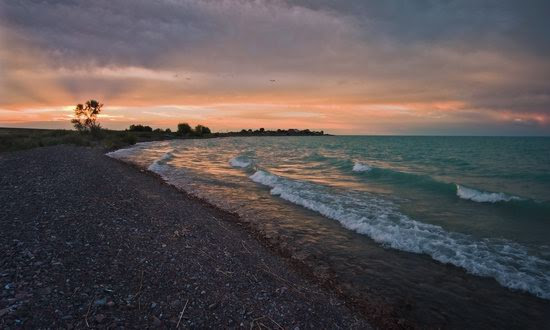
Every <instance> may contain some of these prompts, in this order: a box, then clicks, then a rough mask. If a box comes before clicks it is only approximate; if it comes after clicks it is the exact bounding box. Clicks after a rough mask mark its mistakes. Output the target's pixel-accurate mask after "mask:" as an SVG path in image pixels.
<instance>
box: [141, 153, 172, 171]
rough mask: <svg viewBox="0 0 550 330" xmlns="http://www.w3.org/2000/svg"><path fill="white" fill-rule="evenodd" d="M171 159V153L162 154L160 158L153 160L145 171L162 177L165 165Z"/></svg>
mask: <svg viewBox="0 0 550 330" xmlns="http://www.w3.org/2000/svg"><path fill="white" fill-rule="evenodd" d="M173 158H174V155H173V154H172V152H167V153H165V154H163V155H162V157H160V158H159V159H157V160H155V161H154V162H153V163H152V164H151V165H149V167H147V169H148V170H149V171H151V172H154V173H156V174H159V175H160V176H163V172H164V170H165V168H166V166H167V165H166V163H167V162H169V161H170V160H171V159H173Z"/></svg>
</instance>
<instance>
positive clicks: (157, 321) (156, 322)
mask: <svg viewBox="0 0 550 330" xmlns="http://www.w3.org/2000/svg"><path fill="white" fill-rule="evenodd" d="M153 325H154V326H155V327H157V328H158V327H161V326H162V321H161V320H160V319H159V318H158V317H156V316H153Z"/></svg>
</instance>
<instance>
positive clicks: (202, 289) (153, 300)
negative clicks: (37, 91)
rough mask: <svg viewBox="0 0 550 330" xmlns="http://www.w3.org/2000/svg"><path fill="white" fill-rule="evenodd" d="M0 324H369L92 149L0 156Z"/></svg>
mask: <svg viewBox="0 0 550 330" xmlns="http://www.w3.org/2000/svg"><path fill="white" fill-rule="evenodd" d="M0 206H1V208H0V226H1V230H0V250H1V252H0V328H3V329H11V328H17V327H26V328H68V329H72V328H85V327H93V328H118V327H132V328H134V327H136V328H137V327H140V328H142V327H156V328H176V327H179V328H239V327H246V328H247V329H250V328H263V327H267V328H272V329H280V328H289V329H313V328H315V329H318V328H370V326H369V324H368V323H367V321H366V320H365V317H364V315H363V314H361V313H358V312H357V310H355V309H353V310H352V309H350V308H349V307H348V306H349V305H346V304H345V302H344V301H342V300H341V299H340V298H339V296H338V294H337V293H335V292H332V291H331V290H329V289H327V288H326V287H323V286H321V285H320V284H318V283H316V282H315V281H313V280H311V279H309V278H308V277H307V276H304V275H303V274H302V273H301V272H300V271H299V270H298V269H295V267H293V266H292V263H291V261H290V260H288V259H287V258H282V257H281V256H279V255H277V254H276V252H273V251H271V250H270V249H268V248H267V246H266V244H264V243H262V241H261V240H257V239H256V238H255V237H253V236H252V235H251V234H250V233H249V232H248V231H247V230H246V229H244V228H242V226H241V225H239V223H238V221H236V220H235V219H234V216H233V215H231V214H228V213H224V212H222V211H220V210H218V209H216V208H214V207H212V206H210V205H208V204H206V203H204V202H202V201H200V200H197V199H195V198H192V197H190V196H188V195H186V194H184V193H181V192H179V191H177V190H176V189H175V188H173V187H171V186H169V185H167V184H164V183H163V182H162V181H161V180H159V179H158V178H156V177H155V176H154V175H151V174H148V173H145V172H143V171H140V170H139V169H136V168H133V167H131V166H128V165H125V164H122V163H120V162H118V161H116V160H113V159H110V158H108V157H106V156H104V155H103V152H102V151H101V150H99V149H93V148H84V147H71V146H55V147H47V148H38V149H32V150H27V151H20V152H13V153H3V154H0Z"/></svg>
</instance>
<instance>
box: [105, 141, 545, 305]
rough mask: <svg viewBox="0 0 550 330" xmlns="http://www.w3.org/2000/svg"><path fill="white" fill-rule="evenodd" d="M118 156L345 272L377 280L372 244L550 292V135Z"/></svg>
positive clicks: (244, 146) (179, 146) (144, 148)
mask: <svg viewBox="0 0 550 330" xmlns="http://www.w3.org/2000/svg"><path fill="white" fill-rule="evenodd" d="M110 156H112V157H115V158H119V159H122V160H125V161H129V162H134V163H136V164H139V165H141V166H144V167H147V168H149V169H150V170H151V171H154V172H156V173H158V174H160V175H161V176H163V177H164V178H165V180H167V181H168V182H170V183H172V184H174V185H176V186H178V187H180V188H182V189H185V190H188V191H189V192H191V193H194V194H196V195H198V196H199V197H202V198H204V199H207V200H208V201H210V202H212V203H214V204H216V205H218V206H220V207H223V208H225V209H227V210H229V211H233V212H237V213H239V215H241V217H243V218H244V219H247V221H250V222H251V223H253V224H255V225H256V226H258V228H260V229H261V230H262V231H264V232H266V233H268V234H270V235H278V236H279V237H284V238H287V239H288V241H289V242H291V243H290V244H293V245H295V246H296V249H303V250H304V251H306V252H307V253H306V256H313V257H311V258H314V259H316V260H321V263H322V264H323V266H324V267H328V268H330V270H331V271H333V272H335V273H336V274H337V276H339V277H340V278H341V279H342V280H346V279H347V280H349V281H352V282H354V283H361V282H363V280H365V281H367V280H366V279H368V280H369V281H370V283H371V285H372V283H373V279H375V278H376V277H373V276H374V275H372V274H370V273H368V272H369V271H371V270H372V268H373V264H372V261H373V260H374V259H373V257H372V255H369V256H368V258H370V259H367V253H370V252H372V251H378V252H376V253H377V254H376V255H377V256H378V257H380V258H381V259H382V254H384V257H383V258H384V260H386V259H388V258H390V259H391V261H384V262H387V263H389V264H391V265H392V266H391V267H394V268H395V269H397V271H398V270H399V269H398V268H399V267H400V266H399V262H401V264H402V263H403V261H399V262H398V260H401V259H400V258H402V252H405V253H406V256H408V257H406V258H409V257H411V258H413V259H414V258H417V259H418V261H417V263H416V264H415V265H420V264H422V265H424V264H425V265H428V264H427V263H426V261H424V259H425V258H426V257H429V259H430V260H432V261H431V262H432V263H433V264H434V265H435V264H445V265H453V266H456V267H457V268H459V269H461V270H462V271H465V272H466V273H467V274H471V275H472V276H478V277H483V278H491V279H493V280H495V281H496V282H497V283H498V284H499V285H500V287H502V288H507V289H511V290H514V291H513V292H525V293H527V294H529V295H531V296H533V297H538V298H541V299H543V300H549V299H550V138H517V137H514V138H511V137H363V136H357V137H284V138H281V137H260V138H224V139H209V140H177V141H170V142H153V143H145V144H139V145H137V146H135V147H133V148H130V149H125V150H120V151H117V152H114V153H111V154H110ZM377 249H380V250H377ZM369 251H370V252H369ZM391 251H395V252H391ZM392 253H393V254H392ZM416 255H418V256H421V257H412V256H416ZM414 260H416V259H414ZM369 262H370V264H369ZM345 263H348V264H350V263H353V267H347V268H345V267H343V266H342V264H345ZM386 266H387V265H384V266H377V267H379V268H380V274H382V271H387V270H386V269H385V268H384V267H386ZM426 267H433V269H434V270H433V272H436V270H435V269H437V268H438V267H439V266H426ZM392 271H396V270H392ZM430 272H432V271H430ZM405 273H407V272H406V271H405V270H403V273H402V274H399V272H398V274H399V275H396V280H395V281H399V279H398V278H399V277H401V278H403V277H406V276H409V275H406V274H405ZM365 274H368V275H365ZM380 276H382V275H380ZM384 276H386V275H384ZM411 276H412V275H411ZM414 276H417V275H414ZM386 278H388V277H387V276H386ZM449 281H451V280H449ZM456 281H458V280H456ZM357 285H361V284H357ZM384 285H385V284H380V288H384V289H380V290H381V291H384V292H383V294H388V292H387V291H391V290H392V288H390V285H388V287H387V288H386V287H385V286H384ZM394 285H396V286H397V287H399V285H398V284H394ZM434 289H435V284H434ZM403 290H405V287H403ZM419 290H420V289H419ZM449 290H451V289H449ZM452 290H455V289H452ZM456 290H458V289H456ZM461 290H462V289H461ZM464 290H465V289H464ZM495 290H497V289H495ZM545 307H547V306H545Z"/></svg>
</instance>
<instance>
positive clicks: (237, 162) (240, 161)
mask: <svg viewBox="0 0 550 330" xmlns="http://www.w3.org/2000/svg"><path fill="white" fill-rule="evenodd" d="M229 164H230V165H231V166H233V167H240V168H246V167H249V166H250V165H252V161H251V160H250V159H248V158H246V157H244V156H239V157H235V158H232V159H231V160H229Z"/></svg>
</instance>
